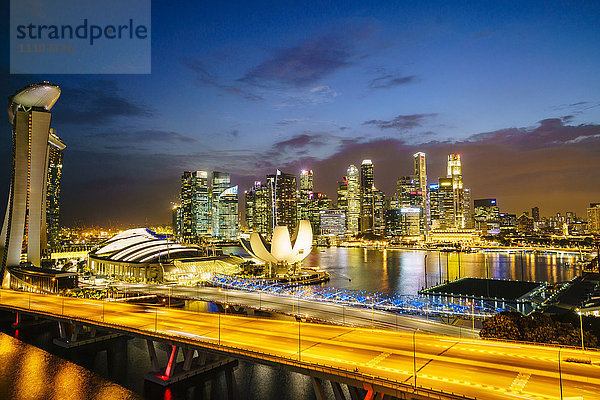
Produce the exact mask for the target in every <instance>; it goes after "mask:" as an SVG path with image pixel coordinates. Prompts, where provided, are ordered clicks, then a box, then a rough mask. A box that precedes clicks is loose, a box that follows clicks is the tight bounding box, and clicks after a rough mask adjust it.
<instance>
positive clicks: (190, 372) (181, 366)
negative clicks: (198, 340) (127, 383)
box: [145, 339, 237, 393]
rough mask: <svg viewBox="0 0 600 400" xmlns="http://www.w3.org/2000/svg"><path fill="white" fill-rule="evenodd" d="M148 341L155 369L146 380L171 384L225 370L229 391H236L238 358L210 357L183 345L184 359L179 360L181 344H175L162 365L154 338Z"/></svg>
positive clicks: (164, 384) (162, 384)
mask: <svg viewBox="0 0 600 400" xmlns="http://www.w3.org/2000/svg"><path fill="white" fill-rule="evenodd" d="M146 343H147V346H148V354H149V355H150V361H151V362H152V369H153V371H151V372H149V373H147V374H146V376H145V379H146V380H148V381H150V382H154V383H157V384H159V385H161V386H169V385H171V384H173V383H176V382H179V381H182V380H184V379H187V378H191V377H194V376H198V375H204V374H209V373H214V372H217V371H225V378H226V379H227V385H228V386H227V390H228V393H229V392H230V393H235V392H236V388H235V379H234V377H233V369H234V368H235V367H237V360H234V359H232V358H228V357H221V358H218V357H217V358H209V357H207V354H206V353H203V352H201V351H200V350H197V349H195V348H194V347H187V346H183V347H182V348H181V350H182V353H183V361H180V362H178V361H177V354H178V352H179V347H180V346H178V345H173V346H172V347H171V350H170V351H169V352H168V360H167V364H166V365H164V366H161V365H160V364H159V362H158V357H157V356H156V349H155V347H154V341H153V340H152V339H147V341H146ZM196 353H198V355H197V356H195V354H196Z"/></svg>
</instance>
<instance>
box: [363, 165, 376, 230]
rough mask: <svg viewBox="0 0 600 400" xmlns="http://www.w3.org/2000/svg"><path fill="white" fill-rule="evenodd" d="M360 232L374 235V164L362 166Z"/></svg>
mask: <svg viewBox="0 0 600 400" xmlns="http://www.w3.org/2000/svg"><path fill="white" fill-rule="evenodd" d="M360 231H361V233H367V232H369V233H373V162H371V160H363V162H362V164H361V166H360Z"/></svg>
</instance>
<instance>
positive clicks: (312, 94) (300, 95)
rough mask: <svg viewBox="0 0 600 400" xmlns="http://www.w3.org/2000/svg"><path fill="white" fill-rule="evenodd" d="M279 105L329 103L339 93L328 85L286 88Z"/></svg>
mask: <svg viewBox="0 0 600 400" xmlns="http://www.w3.org/2000/svg"><path fill="white" fill-rule="evenodd" d="M285 93H286V94H285V95H284V97H283V99H282V101H281V103H280V104H279V106H280V107H292V106H298V105H302V104H308V105H316V104H325V103H331V102H332V101H333V100H334V99H335V98H336V97H338V96H340V93H339V92H338V91H336V90H335V89H332V88H331V87H329V86H326V85H323V86H315V87H313V88H310V89H288V90H286V92H285Z"/></svg>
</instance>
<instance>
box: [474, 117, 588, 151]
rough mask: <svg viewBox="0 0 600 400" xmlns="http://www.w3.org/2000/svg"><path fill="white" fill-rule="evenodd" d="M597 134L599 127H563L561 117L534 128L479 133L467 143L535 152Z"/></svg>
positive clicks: (542, 121) (585, 125)
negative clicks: (510, 147) (514, 147)
mask: <svg viewBox="0 0 600 400" xmlns="http://www.w3.org/2000/svg"><path fill="white" fill-rule="evenodd" d="M598 134H600V126H599V125H595V124H582V125H565V120H564V117H563V118H547V119H543V120H541V121H539V122H538V124H537V126H534V127H523V128H507V129H500V130H497V131H492V132H484V133H479V134H476V135H472V136H471V137H469V138H468V139H467V141H469V142H479V143H486V144H493V145H503V146H507V145H510V146H516V147H518V148H521V149H531V150H535V149H540V148H545V147H557V146H563V145H568V144H573V143H578V142H582V141H586V140H593V139H595V138H597V137H598Z"/></svg>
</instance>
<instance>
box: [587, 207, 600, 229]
mask: <svg viewBox="0 0 600 400" xmlns="http://www.w3.org/2000/svg"><path fill="white" fill-rule="evenodd" d="M587 230H588V232H589V233H600V203H590V206H589V207H588V209H587Z"/></svg>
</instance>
